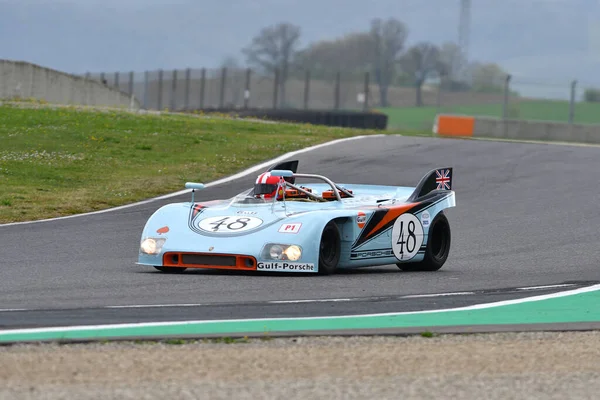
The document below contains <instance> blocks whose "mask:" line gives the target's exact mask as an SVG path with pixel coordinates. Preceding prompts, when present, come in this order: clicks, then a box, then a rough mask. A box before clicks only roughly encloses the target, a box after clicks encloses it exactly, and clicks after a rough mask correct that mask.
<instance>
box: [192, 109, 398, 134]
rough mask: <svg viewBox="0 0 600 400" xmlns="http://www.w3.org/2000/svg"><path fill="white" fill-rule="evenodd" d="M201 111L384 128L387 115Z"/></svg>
mask: <svg viewBox="0 0 600 400" xmlns="http://www.w3.org/2000/svg"><path fill="white" fill-rule="evenodd" d="M197 111H202V112H215V113H224V114H231V115H236V116H238V117H241V118H260V119H266V120H273V121H282V122H300V123H308V124H314V125H328V126H341V127H349V128H359V129H382V130H383V129H386V128H387V122H388V117H387V115H385V114H382V113H377V112H354V111H336V110H332V111H320V110H269V109H248V110H237V109H236V110H234V109H218V108H214V109H203V110H197Z"/></svg>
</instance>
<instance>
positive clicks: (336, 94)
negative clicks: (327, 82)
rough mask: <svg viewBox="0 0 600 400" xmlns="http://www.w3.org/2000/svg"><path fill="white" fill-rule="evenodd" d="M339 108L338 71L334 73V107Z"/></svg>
mask: <svg viewBox="0 0 600 400" xmlns="http://www.w3.org/2000/svg"><path fill="white" fill-rule="evenodd" d="M339 108H340V71H338V72H337V73H336V74H335V99H334V109H336V110H339Z"/></svg>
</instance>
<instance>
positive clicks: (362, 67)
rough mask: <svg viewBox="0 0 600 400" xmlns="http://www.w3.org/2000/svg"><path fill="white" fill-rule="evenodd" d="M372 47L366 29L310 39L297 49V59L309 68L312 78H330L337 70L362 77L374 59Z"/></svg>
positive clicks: (369, 35) (355, 76) (351, 75)
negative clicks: (337, 36) (327, 37)
mask: <svg viewBox="0 0 600 400" xmlns="http://www.w3.org/2000/svg"><path fill="white" fill-rule="evenodd" d="M373 47H374V46H373V38H372V36H371V34H370V33H369V32H356V33H350V34H346V35H344V36H342V37H339V38H335V39H332V40H321V41H318V42H314V43H311V44H310V45H309V46H307V47H306V48H305V49H303V50H301V51H299V52H298V56H297V61H298V64H299V65H301V66H302V67H303V68H305V69H310V71H311V76H312V77H313V78H315V79H328V78H329V79H330V78H331V77H332V76H333V75H334V74H335V73H336V72H338V71H343V72H344V75H346V76H349V77H353V78H358V79H362V76H363V73H364V72H365V71H366V70H367V69H368V68H369V66H370V65H371V61H372V60H373V59H374V52H373Z"/></svg>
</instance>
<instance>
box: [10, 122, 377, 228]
mask: <svg viewBox="0 0 600 400" xmlns="http://www.w3.org/2000/svg"><path fill="white" fill-rule="evenodd" d="M382 136H388V135H386V134H377V135H360V136H352V137H349V138H343V139H336V140H332V141H330V142H325V143H321V144H317V145H315V146H311V147H306V148H304V149H300V150H296V151H292V152H289V153H286V154H284V155H282V156H279V157H277V158H274V159H272V160H269V161H265V162H263V163H262V164H258V165H255V166H253V167H251V168H248V169H246V170H244V171H241V172H238V173H237V174H235V175H230V176H227V177H225V178H221V179H219V180H216V181H213V182H209V183H207V184H205V185H204V186H205V187H211V186H216V185H220V184H222V183H227V182H231V181H234V180H236V179H239V178H242V177H244V176H246V175H249V174H251V173H253V172H256V171H259V170H261V169H263V168H265V167H270V166H271V165H273V164H275V163H277V162H280V161H284V160H286V159H288V158H289V157H294V156H296V155H298V154H302V153H307V152H309V151H313V150H317V149H320V148H323V147H327V146H332V145H334V144H338V143H343V142H349V141H351V140H359V139H365V138H374V137H382ZM190 192H191V189H184V190H180V191H178V192H174V193H170V194H166V195H163V196H159V197H154V198H151V199H148V200H142V201H138V202H137V203H131V204H125V205H123V206H118V207H112V208H107V209H104V210H98V211H92V212H88V213H83V214H75V215H67V216H64V217H56V218H48V219H40V220H36V221H23V222H10V223H7V224H0V227H3V226H12V225H25V224H37V223H41V222H50V221H58V220H62V219H70V218H77V217H84V216H88V215H95V214H103V213H107V212H113V211H118V210H123V209H125V208H130V207H135V206H140V205H143V204H148V203H152V202H154V201H158V200H164V199H168V198H171V197H175V196H179V195H182V194H185V193H190Z"/></svg>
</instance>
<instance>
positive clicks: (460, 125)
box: [436, 115, 475, 136]
mask: <svg viewBox="0 0 600 400" xmlns="http://www.w3.org/2000/svg"><path fill="white" fill-rule="evenodd" d="M474 129H475V118H474V117H469V116H461V115H438V116H437V129H436V133H437V134H438V135H441V136H473V131H474Z"/></svg>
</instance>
